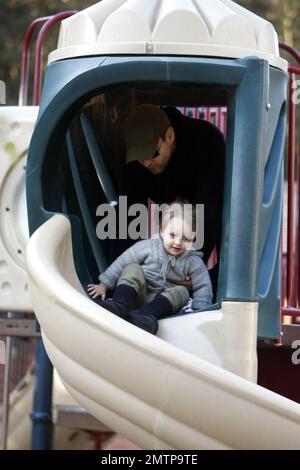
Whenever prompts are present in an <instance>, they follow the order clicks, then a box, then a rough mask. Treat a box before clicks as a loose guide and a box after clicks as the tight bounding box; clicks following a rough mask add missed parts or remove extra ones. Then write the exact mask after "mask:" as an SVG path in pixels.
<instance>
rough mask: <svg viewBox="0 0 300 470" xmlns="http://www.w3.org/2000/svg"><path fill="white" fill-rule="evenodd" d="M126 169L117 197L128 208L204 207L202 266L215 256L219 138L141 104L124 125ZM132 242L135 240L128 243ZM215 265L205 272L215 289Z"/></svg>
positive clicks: (203, 126)
mask: <svg viewBox="0 0 300 470" xmlns="http://www.w3.org/2000/svg"><path fill="white" fill-rule="evenodd" d="M124 138H125V143H126V163H127V164H126V168H125V172H124V175H123V185H122V192H121V193H122V194H124V195H127V197H128V206H129V205H130V204H133V203H137V202H139V203H143V204H145V205H147V203H148V199H151V200H152V201H153V202H155V203H156V204H163V203H170V202H171V201H173V200H175V199H176V198H181V199H187V200H188V201H189V202H190V203H193V204H196V203H197V204H204V245H203V248H202V250H201V251H202V252H203V261H204V262H205V263H207V261H208V259H209V257H210V255H211V253H212V251H213V249H214V247H216V250H217V257H218V259H219V255H220V240H221V226H222V206H223V180H224V160H225V145H224V137H223V135H222V133H221V132H220V131H219V129H217V128H216V127H215V126H214V125H212V124H210V123H209V122H207V121H204V120H198V119H191V118H188V117H186V116H183V115H182V114H181V113H180V111H179V110H178V109H176V108H170V107H167V108H160V107H157V106H153V105H149V104H143V105H140V106H137V107H136V108H135V109H133V110H132V112H131V113H130V114H129V116H128V118H127V120H126V122H125V125H124ZM128 243H129V244H132V243H134V240H132V241H129V242H128ZM217 272H218V266H216V267H215V268H214V269H213V270H211V271H210V275H211V279H212V284H213V288H214V290H216V287H217Z"/></svg>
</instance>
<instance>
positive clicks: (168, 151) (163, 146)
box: [140, 127, 175, 175]
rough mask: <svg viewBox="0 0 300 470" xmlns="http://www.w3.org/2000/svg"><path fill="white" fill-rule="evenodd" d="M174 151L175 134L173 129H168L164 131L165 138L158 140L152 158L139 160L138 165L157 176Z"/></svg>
mask: <svg viewBox="0 0 300 470" xmlns="http://www.w3.org/2000/svg"><path fill="white" fill-rule="evenodd" d="M174 150H175V132H174V129H173V127H169V128H168V129H167V131H166V134H165V138H164V139H163V138H162V137H160V138H159V140H158V143H157V147H156V152H155V154H154V155H153V157H152V158H150V159H148V160H141V161H140V164H141V165H143V166H144V167H145V168H147V170H149V171H150V172H151V173H152V174H153V175H159V174H161V173H162V172H163V171H164V170H165V168H166V166H167V165H168V163H169V161H170V158H171V156H172V153H173V152H174Z"/></svg>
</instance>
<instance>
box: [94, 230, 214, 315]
mask: <svg viewBox="0 0 300 470" xmlns="http://www.w3.org/2000/svg"><path fill="white" fill-rule="evenodd" d="M131 263H136V264H139V265H140V266H141V268H142V270H143V272H144V276H145V280H146V283H147V294H148V301H150V300H152V299H153V297H154V296H155V295H157V294H160V293H162V292H163V291H164V290H166V289H167V288H170V287H172V283H171V282H169V281H168V279H170V280H178V281H182V280H185V279H186V278H187V277H188V276H189V277H190V279H191V281H192V286H193V287H192V288H193V302H192V308H193V310H199V309H202V308H204V307H206V306H207V305H209V304H211V302H212V287H211V282H210V277H209V274H208V270H207V267H206V266H205V264H204V262H203V261H202V256H201V253H199V252H198V251H196V250H189V251H186V252H185V253H183V254H182V255H180V256H172V255H169V254H168V253H167V252H166V250H165V248H164V245H163V241H162V239H161V237H160V236H159V235H158V234H156V235H154V236H153V237H152V238H150V239H148V240H141V241H139V242H137V243H135V244H134V245H132V246H131V247H130V248H128V250H126V251H125V252H124V253H122V255H121V256H119V257H118V258H117V259H116V260H115V261H114V262H113V263H112V264H111V265H110V266H109V268H107V269H106V271H104V273H102V274H100V276H99V280H100V281H101V282H103V284H105V285H106V286H107V287H108V288H109V289H114V288H115V287H116V286H117V283H118V280H119V278H120V276H121V274H122V271H123V269H124V268H125V267H126V266H127V265H128V264H131Z"/></svg>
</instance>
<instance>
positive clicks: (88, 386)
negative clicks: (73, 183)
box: [27, 215, 300, 449]
mask: <svg viewBox="0 0 300 470" xmlns="http://www.w3.org/2000/svg"><path fill="white" fill-rule="evenodd" d="M27 268H28V273H29V286H30V295H31V299H32V302H33V306H34V310H35V312H36V315H37V317H38V320H39V322H40V323H41V326H42V334H43V340H44V343H45V346H46V349H47V352H48V354H49V357H50V359H51V361H52V362H53V364H54V366H55V368H56V369H57V371H58V373H59V375H60V377H61V380H62V382H63V384H64V385H65V387H66V389H67V390H68V391H69V392H70V394H71V395H72V396H73V398H74V399H75V400H76V401H77V402H78V403H80V404H81V405H82V406H83V407H84V408H86V409H87V410H88V411H89V412H90V413H91V414H93V415H94V416H95V417H96V418H98V419H99V420H100V421H102V422H103V423H104V424H106V425H107V426H108V427H110V428H111V429H113V430H115V431H116V432H118V433H120V434H121V435H123V436H125V437H127V438H128V439H130V440H131V441H132V442H134V443H136V444H137V445H139V446H140V447H142V448H144V449H300V405H298V404H297V403H295V402H293V401H290V400H288V399H286V398H284V397H282V396H280V395H277V394H275V393H273V392H270V391H269V390H266V389H264V388H262V387H260V386H258V385H256V384H255V383H253V382H252V381H253V380H254V375H255V369H256V361H255V347H256V311H257V305H256V304H255V303H252V304H245V303H238V302H223V304H222V308H221V310H218V311H211V312H209V311H208V312H202V313H199V314H191V315H186V316H182V317H177V318H173V319H172V318H171V319H166V320H163V321H161V322H160V330H161V338H159V337H155V336H152V335H150V334H148V333H146V332H145V331H143V330H140V329H138V328H136V327H135V326H133V325H131V324H129V323H127V322H126V321H124V320H122V319H120V318H118V317H117V316H115V315H113V314H112V313H110V312H108V311H106V310H105V309H103V308H101V307H99V306H98V305H97V304H95V303H94V302H93V301H92V300H90V299H89V298H88V297H87V296H86V295H85V294H84V292H83V291H82V288H81V287H80V284H79V281H78V279H77V276H76V273H75V269H74V264H73V257H72V245H71V233H70V223H69V221H68V219H67V218H66V217H64V216H62V215H55V216H53V217H52V218H51V219H50V220H48V221H47V222H46V223H45V224H44V225H42V226H41V227H40V228H39V229H38V230H37V231H36V232H35V233H34V234H33V236H32V237H31V239H30V242H29V245H28V248H27ZM163 338H164V339H163ZM199 342H200V343H203V344H202V345H201V344H200V345H199ZM170 343H173V344H170ZM226 369H227V370H226ZM251 380H252V381H251Z"/></svg>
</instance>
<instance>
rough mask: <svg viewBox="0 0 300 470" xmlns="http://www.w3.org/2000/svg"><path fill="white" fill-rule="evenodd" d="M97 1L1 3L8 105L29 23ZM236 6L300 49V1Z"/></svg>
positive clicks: (51, 40) (253, 0) (53, 36)
mask: <svg viewBox="0 0 300 470" xmlns="http://www.w3.org/2000/svg"><path fill="white" fill-rule="evenodd" d="M94 3H96V0H30V1H28V0H2V1H1V10H0V44H1V51H0V79H1V80H4V81H5V82H6V86H7V103H8V104H17V101H18V88H19V80H20V62H21V47H22V41H23V37H24V34H25V31H26V29H27V27H28V26H29V24H30V23H31V21H32V20H33V19H35V18H37V17H40V16H47V15H51V14H54V13H57V12H59V11H63V10H69V9H77V10H82V9H84V8H86V7H88V6H90V5H93V4H94ZM237 3H239V4H241V5H242V6H244V7H246V8H248V9H250V10H251V11H253V12H255V13H257V14H258V15H260V16H262V17H264V18H266V19H268V20H269V21H271V22H272V23H273V24H274V25H275V27H276V29H277V32H278V34H279V38H280V40H282V41H284V42H287V43H288V44H291V45H293V46H295V47H297V48H298V49H300V0H237ZM58 30H59V27H58V26H56V27H55V28H53V30H52V32H51V33H50V34H49V37H48V40H47V46H46V48H45V51H44V56H45V58H46V57H47V54H48V52H49V51H50V50H53V49H55V48H56V41H57V37H58Z"/></svg>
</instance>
